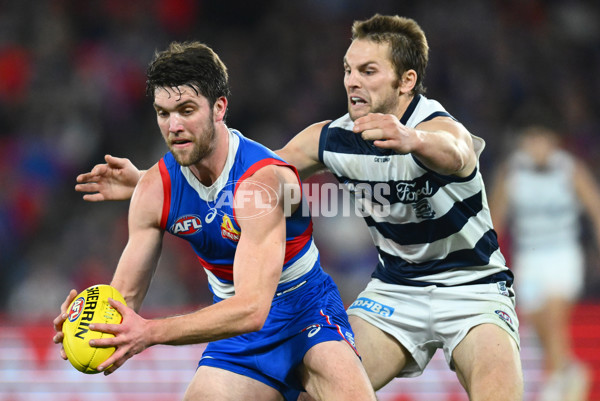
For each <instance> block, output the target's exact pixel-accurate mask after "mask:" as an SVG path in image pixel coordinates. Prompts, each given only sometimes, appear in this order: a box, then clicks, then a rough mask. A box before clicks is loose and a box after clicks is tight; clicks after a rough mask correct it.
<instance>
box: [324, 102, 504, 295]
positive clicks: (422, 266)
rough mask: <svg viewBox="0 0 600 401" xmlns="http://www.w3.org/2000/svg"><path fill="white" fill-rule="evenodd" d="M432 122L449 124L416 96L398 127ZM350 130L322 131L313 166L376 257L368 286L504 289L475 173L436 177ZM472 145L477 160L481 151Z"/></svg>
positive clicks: (330, 127)
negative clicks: (347, 196)
mask: <svg viewBox="0 0 600 401" xmlns="http://www.w3.org/2000/svg"><path fill="white" fill-rule="evenodd" d="M438 116H447V117H451V118H452V116H450V114H448V113H447V112H446V110H445V109H444V108H443V107H442V106H441V105H440V104H439V103H438V102H437V101H435V100H431V99H427V98H426V97H424V96H421V95H419V96H415V98H414V99H413V100H412V102H411V103H410V105H409V107H408V108H407V110H406V112H405V113H404V115H403V116H402V118H401V120H400V122H401V123H402V124H404V125H406V126H407V127H413V128H414V127H415V126H417V125H418V124H420V123H422V122H425V121H428V120H431V119H433V118H435V117H438ZM353 126H354V122H353V121H352V120H351V118H350V116H349V115H348V114H346V115H345V116H343V117H341V118H339V119H337V120H335V121H333V122H331V123H329V124H327V125H325V126H324V127H323V129H322V131H321V136H320V143H319V159H320V160H321V162H322V163H323V164H325V165H326V166H327V167H328V168H329V170H330V171H331V172H332V173H333V174H334V175H335V176H336V177H337V179H338V180H339V181H340V182H341V183H343V184H345V186H346V187H347V189H348V190H349V191H350V193H351V194H353V195H354V200H355V201H356V206H357V208H358V209H359V210H361V211H362V213H363V215H364V218H365V220H366V222H367V225H368V228H369V231H370V233H371V236H372V237H373V241H374V242H375V246H376V247H377V250H378V253H379V263H378V265H377V267H376V269H375V271H374V273H373V275H372V277H373V278H377V279H380V280H382V281H383V282H386V283H391V284H402V285H411V286H427V285H438V286H455V285H463V284H483V283H493V282H500V281H505V282H506V283H508V284H511V283H512V278H513V276H512V273H511V272H510V270H509V269H508V268H507V267H506V262H505V259H504V257H503V255H502V254H501V252H500V249H499V247H498V241H497V238H496V233H495V232H494V230H493V228H492V223H491V218H490V213H489V209H488V205H487V199H486V194H485V189H484V184H483V180H482V178H481V174H480V172H479V166H477V168H476V170H475V171H474V172H473V173H472V174H471V175H470V176H468V177H464V178H461V177H456V176H448V175H441V174H438V173H436V172H434V171H432V170H430V169H428V168H427V167H425V166H424V165H423V164H422V163H420V162H419V161H418V160H417V159H416V158H415V157H414V156H413V155H411V154H406V155H401V154H397V153H395V152H393V151H391V150H387V149H380V148H377V147H376V146H374V145H373V143H372V141H365V140H363V139H362V137H361V136H360V135H359V134H355V133H354V132H352V128H353ZM473 140H474V143H475V149H476V152H477V155H478V156H479V154H480V153H481V151H482V150H483V147H484V146H485V143H484V141H483V140H482V139H481V138H478V137H475V136H473Z"/></svg>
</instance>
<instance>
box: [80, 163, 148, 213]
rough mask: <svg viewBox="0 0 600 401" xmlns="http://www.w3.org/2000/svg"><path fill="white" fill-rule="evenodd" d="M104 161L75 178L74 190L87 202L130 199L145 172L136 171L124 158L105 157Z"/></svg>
mask: <svg viewBox="0 0 600 401" xmlns="http://www.w3.org/2000/svg"><path fill="white" fill-rule="evenodd" d="M104 159H105V160H106V163H102V164H97V165H95V166H94V168H93V169H92V170H91V171H90V172H88V173H84V174H80V175H78V176H77V185H75V190H76V191H77V192H84V193H85V194H84V195H83V199H84V200H86V201H89V202H101V201H105V200H127V199H130V198H131V195H132V194H133V190H134V189H135V186H136V185H137V183H138V181H139V180H140V178H141V176H142V175H143V174H144V173H145V171H140V170H138V169H137V167H135V166H134V165H133V163H132V162H131V161H130V160H129V159H126V158H120V157H114V156H111V155H106V156H104Z"/></svg>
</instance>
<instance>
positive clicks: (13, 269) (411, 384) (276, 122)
mask: <svg viewBox="0 0 600 401" xmlns="http://www.w3.org/2000/svg"><path fill="white" fill-rule="evenodd" d="M375 12H379V13H382V14H400V15H406V16H409V17H412V18H415V19H416V20H417V21H418V22H419V23H420V24H421V26H422V27H423V28H424V30H425V32H426V34H427V36H428V40H429V45H430V47H431V54H430V65H429V67H428V70H427V77H426V81H425V82H426V86H427V87H428V88H429V92H428V94H429V95H430V96H431V97H433V98H436V99H438V100H440V101H441V102H442V104H444V105H445V106H446V107H447V109H448V111H449V112H450V113H451V114H453V115H454V116H456V117H457V118H458V119H459V120H461V122H463V123H464V124H465V125H466V126H467V127H468V128H469V129H470V130H471V132H473V133H474V134H476V135H478V136H481V137H483V138H484V139H485V140H486V142H487V148H486V151H485V152H484V154H483V157H482V159H481V168H482V171H483V174H484V176H486V177H487V180H488V186H489V180H490V179H491V176H492V172H493V169H494V166H495V165H496V163H497V162H498V161H499V160H500V158H501V157H502V156H504V155H505V154H506V152H507V151H508V150H510V148H511V141H512V139H513V138H514V130H515V128H516V127H517V125H518V121H520V120H521V119H522V118H523V117H524V116H527V115H530V113H544V114H546V115H550V116H553V117H554V118H555V120H556V121H558V122H559V123H560V126H561V127H562V132H563V134H564V139H565V142H566V143H567V146H568V148H569V149H571V150H572V151H574V152H575V153H576V154H578V155H579V156H580V157H582V158H583V159H584V160H585V161H586V162H587V163H588V164H589V165H590V166H591V167H592V169H593V172H594V173H595V174H596V176H597V177H598V176H599V175H600V157H598V156H599V150H598V149H600V146H599V145H600V135H599V133H600V113H598V111H599V110H600V107H599V106H600V104H599V103H600V100H599V97H598V96H597V93H598V92H599V90H600V75H599V74H598V72H599V71H600V4H599V3H598V2H594V1H576V0H572V1H559V0H554V1H553V0H547V1H541V0H526V1H518V0H504V1H501V0H497V1H486V2H473V1H466V0H457V1H452V2H448V1H427V2H416V1H412V2H409V1H398V0H395V1H394V0H387V1H384V0H374V1H364V0H298V1H276V0H256V1H194V0H128V1H119V0H90V1H83V2H82V1H75V0H19V1H16V0H13V1H10V0H0V188H1V189H0V400H1V401H20V400H32V399H35V400H60V401H75V400H81V399H86V400H96V399H97V400H101V399H102V400H103V399H107V398H109V399H115V400H121V399H122V400H136V399H140V400H141V399H144V400H172V399H178V396H179V395H181V394H182V392H183V389H184V388H185V385H186V383H187V382H188V381H189V379H190V377H191V375H192V372H193V369H194V367H195V364H196V361H197V359H198V355H199V354H200V352H201V349H202V345H199V346H196V347H179V348H174V347H171V348H170V347H155V348H153V349H150V350H147V351H145V352H144V353H142V354H140V355H138V356H136V357H135V358H133V359H132V360H131V361H129V362H128V364H127V365H126V366H125V367H123V368H122V369H121V370H120V371H119V373H118V374H115V375H112V376H111V377H109V378H105V377H103V376H100V375H99V376H85V375H82V374H80V373H78V372H76V371H75V370H73V369H72V368H70V366H69V365H68V364H67V363H66V362H63V361H62V360H59V358H58V357H57V354H58V352H57V350H56V349H55V347H54V346H53V345H52V342H51V337H52V329H51V320H52V319H53V318H54V316H55V315H56V313H57V308H58V306H59V305H60V303H61V302H62V300H63V299H64V297H65V295H66V293H67V292H68V290H69V289H70V288H77V289H83V288H85V287H87V286H89V285H92V284H96V283H103V282H104V283H106V282H109V281H110V277H111V274H112V271H113V269H114V267H115V265H116V263H117V261H118V258H119V255H120V252H121V251H122V248H123V246H124V243H125V241H126V236H127V227H126V212H127V203H125V202H119V203H102V204H90V203H86V202H84V201H83V200H81V196H80V195H79V194H77V193H76V192H75V191H74V190H73V186H74V184H75V176H76V175H77V174H78V173H80V172H84V171H88V170H89V169H90V168H91V167H92V166H93V165H94V164H96V163H98V162H101V161H102V157H103V155H104V154H105V153H112V154H114V155H117V156H127V157H129V158H130V159H131V160H132V161H133V162H134V163H135V164H136V165H138V166H139V167H142V168H146V167H149V166H150V165H152V163H154V162H155V161H156V160H157V159H158V158H159V157H160V156H161V155H162V154H163V153H164V144H163V142H162V139H161V138H160V135H159V132H158V129H157V128H156V123H155V118H154V115H153V110H152V107H151V102H150V100H149V99H148V98H146V97H144V83H145V82H144V72H145V67H146V65H147V63H148V62H149V60H150V59H151V58H152V55H153V53H154V51H155V50H156V49H162V48H164V47H165V46H166V45H167V44H168V43H169V42H170V41H172V40H187V39H194V40H200V41H202V42H205V43H207V44H208V45H210V46H211V47H213V48H214V49H215V50H216V51H217V52H218V53H219V54H220V56H221V58H222V59H223V61H224V62H225V63H226V65H227V66H228V68H229V71H230V76H231V86H232V91H233V96H232V97H231V102H230V110H229V114H228V124H229V126H231V127H233V128H239V129H241V130H242V132H244V134H245V135H246V136H248V137H250V138H253V139H256V140H258V141H260V142H262V143H264V144H265V145H267V146H269V147H271V148H273V149H277V148H279V147H281V146H282V145H283V144H285V143H286V142H287V141H288V140H289V139H290V138H291V137H292V136H293V135H294V134H295V133H297V132H298V131H299V130H300V129H302V128H304V127H305V126H307V125H308V124H310V123H312V122H315V121H320V120H324V119H330V118H335V117H338V116H339V115H341V114H343V113H344V112H345V104H346V100H345V93H344V89H343V86H342V57H343V55H344V52H345V50H346V48H347V46H348V44H349V37H350V26H351V24H352V21H353V20H355V19H364V18H367V17H370V16H371V15H373V14H374V13H375ZM329 180H330V177H329V176H327V175H322V176H319V177H317V178H316V179H315V181H319V182H327V181H329ZM584 234H585V235H586V237H587V236H589V235H590V232H589V230H588V231H586V232H585V233H584ZM315 236H316V240H317V244H318V245H319V247H320V249H321V252H322V259H323V263H324V266H325V268H326V270H327V271H328V272H329V273H330V274H332V276H333V277H334V278H335V280H336V281H337V282H338V284H339V285H340V288H341V289H342V295H343V297H344V300H345V301H346V302H350V301H351V300H352V299H353V297H354V296H355V295H356V293H357V291H358V290H359V289H360V288H361V287H362V286H363V285H364V284H365V283H366V281H367V279H368V276H369V274H370V272H371V270H372V268H373V266H374V263H375V255H374V253H373V252H374V251H373V250H372V245H371V240H370V238H369V237H368V234H367V233H366V230H365V228H364V225H363V222H362V221H361V220H359V219H358V218H356V217H344V218H342V217H327V218H326V217H317V218H315ZM588 242H589V241H588ZM506 253H507V256H508V257H510V253H509V248H506ZM588 256H589V258H588V261H589V263H588V266H587V280H586V288H585V293H584V296H583V298H582V301H581V304H580V305H579V306H578V309H577V313H576V316H575V318H574V320H573V327H572V329H573V332H574V334H575V335H576V352H577V353H578V355H579V356H580V357H582V358H583V359H584V360H586V361H587V362H588V363H589V364H591V365H592V366H594V367H595V383H594V387H593V389H592V394H591V397H590V399H591V400H600V384H599V380H600V306H599V305H600V290H599V288H600V287H599V285H600V263H599V261H600V257H599V253H598V250H595V249H590V251H589V254H588ZM516 274H517V277H518V272H516ZM565 274H568V272H566V273H565ZM207 294H208V291H207V289H206V279H205V277H204V273H203V272H202V271H200V270H198V268H197V263H196V261H195V259H194V257H192V252H191V251H190V250H189V249H187V246H185V244H181V243H178V242H176V241H173V240H171V239H167V241H166V242H165V246H164V254H163V257H162V259H161V263H160V266H159V268H158V272H157V276H156V279H155V280H154V282H153V284H152V287H151V289H150V293H149V296H148V298H147V301H146V302H145V304H144V307H143V309H142V314H143V315H145V316H147V317H151V316H159V315H160V314H161V313H173V311H177V312H183V311H186V310H190V309H191V308H194V307H197V305H199V304H205V303H207V302H209V297H208V295H207ZM522 323H523V327H522V337H523V364H524V368H525V380H526V399H527V400H532V399H533V397H534V394H535V392H536V391H537V386H538V385H539V379H540V374H541V372H540V365H539V349H538V345H537V343H536V341H535V338H533V337H532V335H531V333H530V329H529V327H528V326H527V322H522ZM379 395H380V398H381V399H382V400H393V401H400V400H402V401H409V400H410V401H424V400H436V401H444V400H448V401H449V400H453V401H458V400H466V397H465V396H464V394H463V392H462V390H461V389H460V388H459V385H458V383H457V382H456V380H455V378H454V375H453V374H452V373H451V372H449V371H448V370H447V368H446V366H445V363H444V361H443V360H442V358H441V356H440V355H439V354H438V356H436V358H435V359H434V361H433V362H432V364H431V366H430V367H429V368H428V371H427V372H426V374H424V375H423V376H422V377H420V378H418V379H412V380H406V381H402V380H398V381H395V382H393V383H392V384H390V385H389V386H388V387H386V388H385V389H383V390H382V391H380V393H379Z"/></svg>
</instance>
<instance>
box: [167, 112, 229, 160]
mask: <svg viewBox="0 0 600 401" xmlns="http://www.w3.org/2000/svg"><path fill="white" fill-rule="evenodd" d="M211 122H212V118H210V119H209V120H208V122H207V123H206V125H205V126H204V127H202V139H201V140H200V141H196V140H194V141H193V142H192V144H193V146H192V148H191V149H185V150H181V149H176V148H173V147H171V146H170V145H169V144H168V143H167V146H169V150H170V151H171V153H172V154H173V157H174V158H175V161H177V163H178V164H179V165H180V166H183V167H189V166H191V165H194V164H196V163H199V162H201V161H202V160H203V159H204V158H206V157H207V156H210V155H211V154H212V153H213V152H214V150H215V147H216V141H215V138H216V132H217V131H216V129H215V126H214V124H212V123H211Z"/></svg>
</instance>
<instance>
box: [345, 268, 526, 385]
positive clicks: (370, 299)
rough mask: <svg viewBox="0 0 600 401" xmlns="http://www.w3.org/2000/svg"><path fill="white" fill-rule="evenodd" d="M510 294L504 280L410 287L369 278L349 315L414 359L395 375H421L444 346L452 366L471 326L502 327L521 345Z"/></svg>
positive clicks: (517, 322) (451, 366)
mask: <svg viewBox="0 0 600 401" xmlns="http://www.w3.org/2000/svg"><path fill="white" fill-rule="evenodd" d="M509 295H511V296H509ZM513 295H514V293H513V291H512V289H510V288H506V287H505V286H504V285H503V283H494V284H477V285H464V286H457V287H436V286H428V287H412V286H403V285H396V284H387V283H384V282H382V281H380V280H378V279H372V280H371V281H370V282H369V284H368V285H367V288H365V290H364V291H363V292H361V293H360V294H359V295H358V298H357V299H356V301H354V302H353V303H352V305H350V307H349V308H348V314H349V315H355V316H358V317H360V318H362V319H364V320H366V321H367V322H369V323H371V324H372V325H374V326H376V327H378V328H380V329H381V330H383V331H384V332H386V333H388V334H390V335H392V336H393V337H395V338H396V339H397V340H398V341H399V342H400V343H401V344H402V345H403V346H404V347H405V348H406V349H407V350H408V352H410V354H411V355H412V356H413V358H414V362H413V361H409V362H408V363H407V365H406V366H405V367H404V369H403V370H402V372H400V374H399V375H398V377H415V376H419V375H421V374H422V373H423V370H424V369H425V367H426V366H427V364H428V363H429V361H430V360H431V358H432V357H433V355H434V354H435V352H436V351H437V349H438V348H442V349H443V350H444V355H445V357H446V362H447V363H448V366H449V367H450V369H452V370H454V365H453V363H452V352H453V351H454V348H455V347H456V346H457V345H458V344H459V343H460V342H461V341H462V339H463V338H464V337H465V336H466V335H467V333H468V332H469V330H470V329H471V328H473V327H475V326H478V325H480V324H483V323H492V324H495V325H497V326H499V327H501V328H502V329H504V330H506V331H507V332H508V333H509V334H510V335H511V336H512V337H513V338H514V340H515V341H516V343H517V345H519V344H520V340H519V320H518V318H517V314H516V313H515V297H514V296H513ZM359 352H360V350H359Z"/></svg>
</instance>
